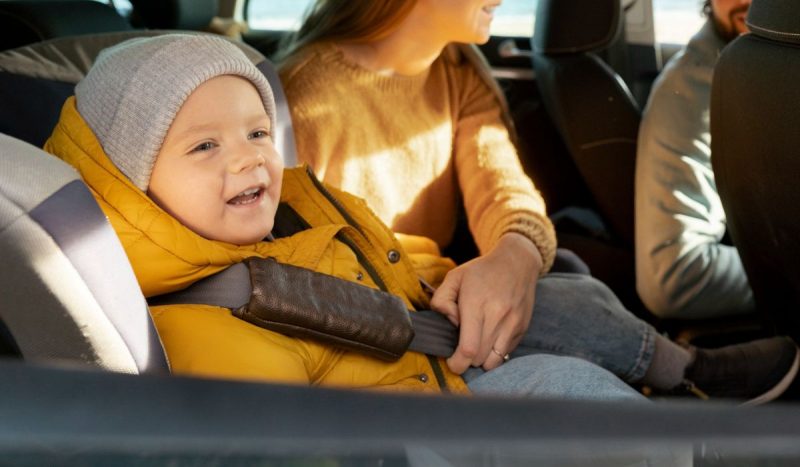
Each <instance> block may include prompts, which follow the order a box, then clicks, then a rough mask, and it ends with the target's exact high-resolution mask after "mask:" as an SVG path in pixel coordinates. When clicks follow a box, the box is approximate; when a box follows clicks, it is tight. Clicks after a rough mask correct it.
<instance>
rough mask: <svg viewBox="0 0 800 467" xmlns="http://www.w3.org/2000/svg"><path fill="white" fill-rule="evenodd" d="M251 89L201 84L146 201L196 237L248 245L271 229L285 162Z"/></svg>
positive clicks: (161, 157)
mask: <svg viewBox="0 0 800 467" xmlns="http://www.w3.org/2000/svg"><path fill="white" fill-rule="evenodd" d="M271 135H272V128H270V120H269V117H268V116H267V112H266V111H265V110H264V106H263V104H262V102H261V97H260V95H259V93H258V91H257V90H256V88H255V86H253V84H252V83H250V82H249V81H247V80H246V79H244V78H241V77H238V76H230V75H225V76H218V77H216V78H213V79H211V80H208V81H206V82H205V83H203V84H202V85H200V86H199V87H198V88H197V89H196V90H195V91H194V92H193V93H192V94H191V95H190V96H189V98H188V99H187V100H186V102H185V103H184V104H183V107H181V109H180V111H179V112H178V114H177V116H176V117H175V121H174V122H173V123H172V126H171V127H170V129H169V131H168V132H167V136H166V138H165V139H164V144H163V145H162V147H161V151H160V152H159V153H158V157H157V159H156V163H155V166H154V167H153V174H152V176H151V178H150V186H149V188H148V195H149V196H150V198H152V199H153V200H154V201H155V202H156V204H158V205H159V206H161V207H162V208H163V209H164V210H166V211H167V212H168V213H170V214H171V215H172V216H174V217H175V218H176V219H178V220H179V221H181V223H183V224H184V225H186V226H187V227H189V228H190V229H192V230H193V231H195V232H196V233H198V234H200V235H202V236H203V237H206V238H208V239H212V240H219V241H223V242H228V243H233V244H237V245H245V244H251V243H255V242H257V241H260V240H262V239H263V238H264V237H265V236H266V235H267V234H269V232H270V231H271V230H272V226H273V222H274V220H275V211H276V210H277V208H278V202H279V200H280V193H281V178H282V175H283V173H282V170H283V160H282V159H281V156H280V154H278V152H277V151H276V150H275V146H274V145H273V143H272V136H271Z"/></svg>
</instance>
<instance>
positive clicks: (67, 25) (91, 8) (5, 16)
mask: <svg viewBox="0 0 800 467" xmlns="http://www.w3.org/2000/svg"><path fill="white" fill-rule="evenodd" d="M130 29H132V27H131V25H130V24H129V23H128V21H127V20H126V19H125V18H123V17H122V16H120V14H119V13H118V12H117V10H115V9H114V8H113V7H112V6H110V5H108V4H105V3H101V2H97V1H92V0H40V1H1V2H0V31H3V34H2V36H0V50H7V49H11V48H15V47H21V46H23V45H26V44H31V43H34V42H39V41H43V40H47V39H52V38H55V37H63V36H74V35H78V34H96V33H102V32H112V31H126V30H130Z"/></svg>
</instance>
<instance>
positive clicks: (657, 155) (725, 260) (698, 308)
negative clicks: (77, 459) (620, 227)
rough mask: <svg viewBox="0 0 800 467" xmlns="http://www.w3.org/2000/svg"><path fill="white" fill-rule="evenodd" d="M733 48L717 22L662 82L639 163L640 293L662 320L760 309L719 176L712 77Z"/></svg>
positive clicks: (648, 114) (650, 108)
mask: <svg viewBox="0 0 800 467" xmlns="http://www.w3.org/2000/svg"><path fill="white" fill-rule="evenodd" d="M724 46H725V43H724V42H723V41H722V39H720V38H719V36H718V35H717V34H716V32H715V30H714V26H713V24H712V23H711V22H710V21H709V22H707V23H706V24H705V26H703V28H702V29H701V30H700V31H699V32H698V33H697V34H696V35H695V36H694V37H693V38H692V40H691V41H690V42H689V44H688V45H687V46H686V48H685V49H684V50H683V51H681V52H680V53H679V54H678V55H676V56H675V57H674V58H673V59H672V60H670V62H669V63H668V64H667V66H666V67H665V68H664V70H663V72H662V73H661V75H660V76H659V78H658V80H656V82H655V84H654V87H653V91H652V94H651V96H650V99H649V101H648V103H647V107H646V108H645V112H644V118H643V120H642V125H641V128H640V131H639V143H638V153H637V161H636V287H637V290H638V291H639V295H640V296H641V298H642V300H643V301H644V303H645V305H647V307H648V308H649V309H650V310H651V311H653V312H654V313H656V314H657V315H659V316H662V317H670V318H710V317H717V316H723V315H732V314H739V313H745V312H749V311H754V309H755V304H754V302H753V294H752V291H751V290H750V286H749V285H748V283H747V277H746V276H745V272H744V268H743V267H742V262H741V260H740V258H739V254H738V252H737V251H736V249H735V248H734V247H732V246H727V245H723V244H721V243H720V240H721V239H722V237H723V235H724V234H725V228H726V227H725V213H724V212H723V210H722V205H721V203H720V199H719V195H718V194H717V187H716V184H715V182H714V174H713V173H712V171H711V134H710V131H709V103H710V97H711V79H712V75H713V70H714V65H715V63H716V61H717V57H718V56H719V52H720V50H721V49H722V47H724Z"/></svg>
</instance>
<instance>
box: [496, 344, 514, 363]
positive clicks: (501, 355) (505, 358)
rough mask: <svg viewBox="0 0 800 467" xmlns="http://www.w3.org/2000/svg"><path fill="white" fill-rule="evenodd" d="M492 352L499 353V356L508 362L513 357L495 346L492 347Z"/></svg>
mask: <svg viewBox="0 0 800 467" xmlns="http://www.w3.org/2000/svg"><path fill="white" fill-rule="evenodd" d="M492 352H494V353H495V354H497V356H498V357H500V358H502V359H503V361H504V362H507V361H508V360H509V359H510V358H511V356H510V355H508V354H504V353H500V352H498V351H497V349H495V348H494V347H492Z"/></svg>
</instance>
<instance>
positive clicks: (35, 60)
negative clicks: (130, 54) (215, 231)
mask: <svg viewBox="0 0 800 467" xmlns="http://www.w3.org/2000/svg"><path fill="white" fill-rule="evenodd" d="M0 3H3V2H0ZM170 32H177V31H126V32H116V33H106V34H92V35H85V36H74V37H63V38H58V39H53V40H50V41H46V42H39V43H35V44H30V45H28V46H25V47H20V48H17V49H13V50H8V51H5V52H0V133H5V134H7V135H10V136H13V137H15V138H19V139H22V140H24V141H27V142H28V143H31V144H33V145H35V146H39V147H41V146H42V145H44V142H45V140H46V139H47V138H48V137H49V136H50V133H51V132H52V131H53V127H54V126H55V124H56V122H57V121H58V116H59V114H60V112H61V107H62V106H63V104H64V101H65V100H66V99H67V98H68V97H69V96H71V95H72V94H73V93H74V87H75V84H76V83H77V82H78V81H80V80H81V79H82V78H83V76H84V75H85V74H86V73H87V72H88V71H89V68H91V66H92V63H93V61H94V59H95V57H97V55H98V54H99V53H100V51H101V50H103V49H104V48H106V47H110V46H112V45H115V44H117V43H119V42H122V41H125V40H128V39H131V38H133V37H145V36H154V35H160V34H165V33H170ZM181 32H185V33H189V34H192V33H193V32H189V31H181ZM197 34H199V33H197ZM231 42H232V43H233V44H235V45H236V46H238V47H239V48H240V49H241V50H242V52H244V54H245V55H246V56H247V57H248V58H249V59H250V60H252V61H253V63H254V64H255V65H256V67H257V68H258V69H259V70H261V72H262V73H264V75H265V76H266V78H267V80H268V81H269V84H270V86H271V87H272V92H273V94H274V96H275V114H276V120H277V123H276V128H275V132H274V136H275V138H274V141H275V148H276V149H277V150H278V152H279V153H280V154H282V155H283V160H284V163H285V164H286V166H287V167H291V166H294V165H295V164H296V163H297V156H296V149H295V143H294V133H293V131H292V123H291V121H292V120H291V115H290V113H289V106H288V103H287V102H286V95H285V94H284V93H283V87H282V86H281V83H280V79H279V77H278V74H277V73H276V72H275V70H274V68H273V66H272V63H271V62H270V61H269V60H267V59H266V57H264V55H262V54H261V53H260V52H258V51H257V50H255V49H253V48H252V47H250V46H248V45H247V44H245V43H243V42H241V41H235V40H233V41H231Z"/></svg>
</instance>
